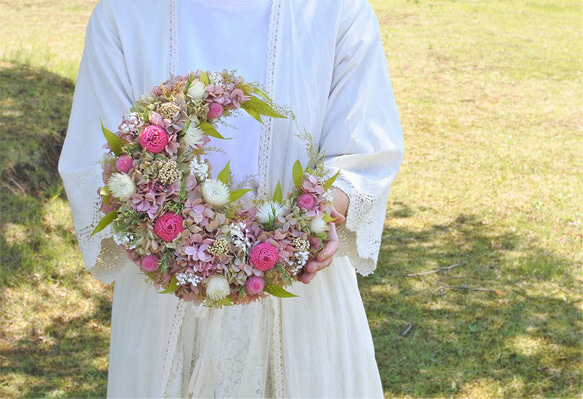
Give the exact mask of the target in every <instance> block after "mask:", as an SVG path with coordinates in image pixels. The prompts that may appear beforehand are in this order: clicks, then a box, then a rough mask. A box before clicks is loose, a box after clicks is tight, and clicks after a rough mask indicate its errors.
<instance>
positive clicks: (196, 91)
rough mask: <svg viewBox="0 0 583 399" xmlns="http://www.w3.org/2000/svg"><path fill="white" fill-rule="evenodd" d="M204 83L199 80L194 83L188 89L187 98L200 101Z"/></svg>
mask: <svg viewBox="0 0 583 399" xmlns="http://www.w3.org/2000/svg"><path fill="white" fill-rule="evenodd" d="M204 89H205V86H204V83H202V82H201V81H200V80H198V81H196V82H194V83H193V84H192V85H191V86H190V88H189V89H188V96H189V97H192V98H194V99H195V100H200V99H201V98H202V97H203V96H204Z"/></svg>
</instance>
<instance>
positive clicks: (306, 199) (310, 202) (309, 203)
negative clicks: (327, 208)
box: [297, 193, 316, 211]
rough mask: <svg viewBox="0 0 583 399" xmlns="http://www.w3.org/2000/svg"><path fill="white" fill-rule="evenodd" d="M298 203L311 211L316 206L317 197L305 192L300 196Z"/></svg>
mask: <svg viewBox="0 0 583 399" xmlns="http://www.w3.org/2000/svg"><path fill="white" fill-rule="evenodd" d="M297 204H298V206H299V207H300V208H304V209H305V210H307V211H311V210H312V209H314V207H315V206H316V198H314V196H313V195H312V194H308V193H303V194H301V195H300V196H299V197H298V200H297Z"/></svg>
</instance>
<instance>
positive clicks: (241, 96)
mask: <svg viewBox="0 0 583 399" xmlns="http://www.w3.org/2000/svg"><path fill="white" fill-rule="evenodd" d="M229 97H230V99H231V101H232V103H233V105H234V107H235V108H239V107H240V106H241V104H243V103H245V102H247V101H249V96H246V95H245V93H244V92H243V90H241V89H235V90H233V91H232V92H231V95H230V96H229Z"/></svg>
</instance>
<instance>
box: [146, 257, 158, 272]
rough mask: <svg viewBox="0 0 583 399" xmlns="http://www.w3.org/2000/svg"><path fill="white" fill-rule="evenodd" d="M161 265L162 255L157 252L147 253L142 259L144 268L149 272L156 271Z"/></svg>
mask: <svg viewBox="0 0 583 399" xmlns="http://www.w3.org/2000/svg"><path fill="white" fill-rule="evenodd" d="M158 266H160V257H158V255H155V254H151V255H147V256H145V257H144V259H142V269H144V271H147V272H155V271H156V270H158Z"/></svg>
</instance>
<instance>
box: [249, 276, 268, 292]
mask: <svg viewBox="0 0 583 399" xmlns="http://www.w3.org/2000/svg"><path fill="white" fill-rule="evenodd" d="M264 287H265V281H263V279H262V278H261V277H257V276H252V277H249V278H248V279H247V282H246V283H245V291H247V293H248V294H249V295H257V294H261V293H262V292H263V288H264Z"/></svg>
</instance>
